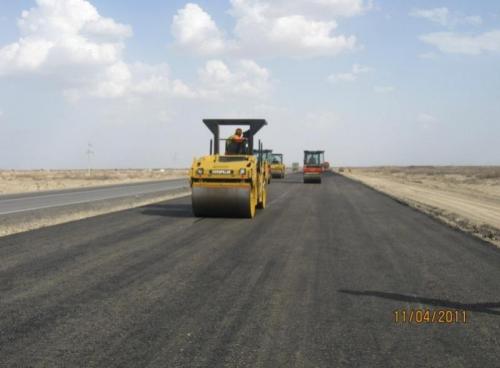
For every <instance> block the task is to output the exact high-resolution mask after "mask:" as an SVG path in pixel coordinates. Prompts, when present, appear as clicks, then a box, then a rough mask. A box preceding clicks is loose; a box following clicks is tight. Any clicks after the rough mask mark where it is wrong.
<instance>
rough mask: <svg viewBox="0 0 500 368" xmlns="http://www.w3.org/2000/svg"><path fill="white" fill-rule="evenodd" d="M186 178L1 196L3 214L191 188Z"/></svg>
mask: <svg viewBox="0 0 500 368" xmlns="http://www.w3.org/2000/svg"><path fill="white" fill-rule="evenodd" d="M188 186H189V184H188V181H187V180H186V179H174V180H161V181H153V182H143V183H132V184H117V185H107V186H100V187H89V188H74V189H64V190H51V191H46V192H35V193H21V194H9V195H2V196H0V215H8V214H13V213H20V212H27V211H35V210H40V209H46V208H54V207H62V206H68V205H75V204H81V203H89V202H96V201H102V200H108V199H116V198H122V197H131V196H137V195H144V194H150V193H157V192H163V191H165V190H175V189H180V188H186V187H188Z"/></svg>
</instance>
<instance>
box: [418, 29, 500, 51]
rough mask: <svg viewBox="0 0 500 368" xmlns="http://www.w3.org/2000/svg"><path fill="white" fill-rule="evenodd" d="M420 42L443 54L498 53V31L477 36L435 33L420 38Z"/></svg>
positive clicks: (499, 36)
mask: <svg viewBox="0 0 500 368" xmlns="http://www.w3.org/2000/svg"><path fill="white" fill-rule="evenodd" d="M420 40H422V41H423V42H425V43H428V44H430V45H433V46H435V47H437V48H438V49H439V50H440V51H442V52H445V53H453V54H466V55H479V54H482V53H483V52H500V30H494V31H491V32H485V33H481V34H478V35H466V34H460V33H454V32H436V33H429V34H426V35H423V36H420Z"/></svg>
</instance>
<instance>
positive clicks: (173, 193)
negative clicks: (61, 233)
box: [0, 186, 191, 237]
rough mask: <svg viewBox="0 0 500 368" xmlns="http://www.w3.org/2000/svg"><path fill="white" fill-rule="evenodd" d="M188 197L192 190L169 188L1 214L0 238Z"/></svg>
mask: <svg viewBox="0 0 500 368" xmlns="http://www.w3.org/2000/svg"><path fill="white" fill-rule="evenodd" d="M189 195H191V190H190V188H189V187H188V186H186V187H184V188H177V189H170V190H165V191H161V192H156V193H147V194H141V195H134V196H126V197H120V198H113V199H105V200H99V201H92V202H86V203H79V204H75V205H66V206H59V207H52V208H44V209H39V210H32V211H25V212H19V213H14V214H7V215H0V237H5V236H9V235H13V234H18V233H22V232H26V231H31V230H36V229H40V228H44V227H48V226H54V225H60V224H64V223H67V222H72V221H78V220H83V219H86V218H89V217H95V216H99V215H104V214H108V213H113V212H119V211H124V210H128V209H131V208H136V207H142V206H145V205H149V204H153V203H157V202H163V201H167V200H172V199H176V198H180V197H185V196H189Z"/></svg>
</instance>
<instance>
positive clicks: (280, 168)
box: [271, 153, 286, 179]
mask: <svg viewBox="0 0 500 368" xmlns="http://www.w3.org/2000/svg"><path fill="white" fill-rule="evenodd" d="M285 170H286V167H285V164H284V163H283V154H282V153H273V154H272V159H271V175H272V177H273V178H279V179H284V178H285Z"/></svg>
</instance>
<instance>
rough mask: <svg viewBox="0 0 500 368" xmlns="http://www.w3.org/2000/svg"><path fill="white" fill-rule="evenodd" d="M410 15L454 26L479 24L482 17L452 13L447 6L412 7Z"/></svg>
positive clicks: (446, 25) (481, 21)
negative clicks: (431, 7)
mask: <svg viewBox="0 0 500 368" xmlns="http://www.w3.org/2000/svg"><path fill="white" fill-rule="evenodd" d="M410 15H411V16H412V17H416V18H423V19H427V20H428V21H431V22H433V23H437V24H439V25H442V26H445V27H454V26H457V25H461V24H467V25H474V26H477V25H481V24H482V23H483V19H482V18H481V17H480V16H478V15H470V16H466V15H461V14H459V13H453V12H451V11H450V10H449V9H448V8H445V7H442V8H433V9H414V10H412V11H411V12H410Z"/></svg>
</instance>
